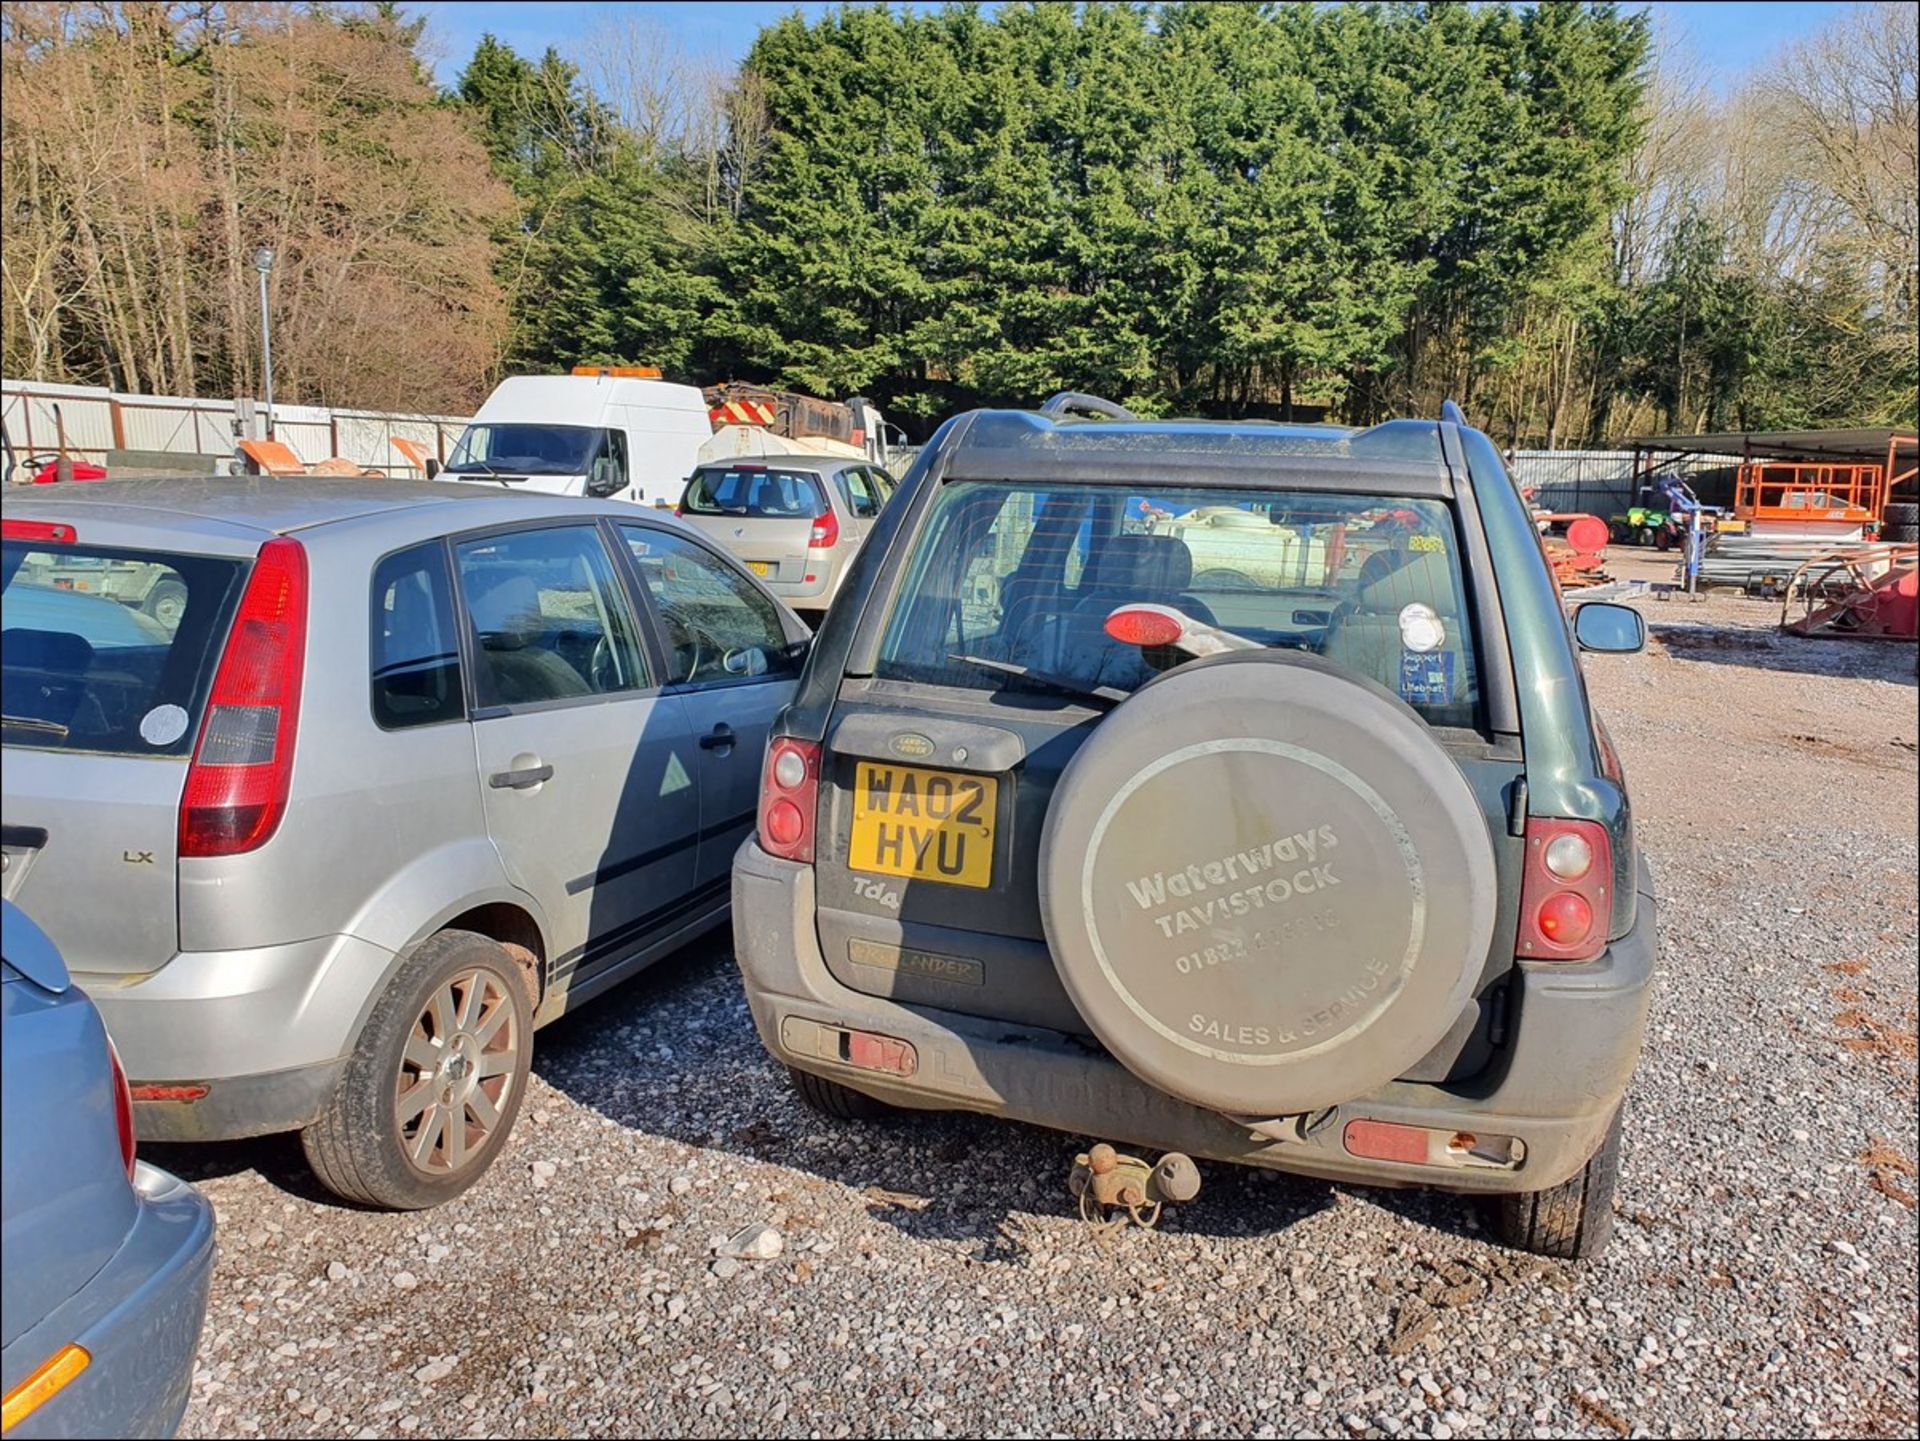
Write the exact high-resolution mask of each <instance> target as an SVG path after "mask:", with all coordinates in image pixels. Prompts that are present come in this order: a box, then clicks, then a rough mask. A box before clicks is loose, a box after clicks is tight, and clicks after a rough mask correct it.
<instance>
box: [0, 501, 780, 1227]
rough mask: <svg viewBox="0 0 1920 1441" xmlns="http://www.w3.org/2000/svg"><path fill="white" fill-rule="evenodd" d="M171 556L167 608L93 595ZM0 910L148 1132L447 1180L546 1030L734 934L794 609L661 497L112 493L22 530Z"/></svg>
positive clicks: (493, 1128)
mask: <svg viewBox="0 0 1920 1441" xmlns="http://www.w3.org/2000/svg"><path fill="white" fill-rule="evenodd" d="M129 561H131V562H137V563H140V564H144V565H152V566H157V567H160V568H162V569H163V570H164V571H165V572H166V575H165V577H164V578H165V579H166V580H168V581H177V582H178V584H179V585H180V586H181V587H182V588H183V589H184V591H185V601H184V603H183V605H182V606H181V607H180V608H179V611H178V615H177V623H176V624H174V625H171V626H169V625H167V624H166V623H165V621H164V620H162V619H159V618H156V617H153V616H149V615H145V614H142V613H140V612H138V611H136V610H134V609H132V608H131V607H129V606H128V605H127V604H125V603H123V602H121V601H119V600H117V599H115V598H113V597H112V596H111V595H106V594H101V593H98V592H97V591H88V590H83V589H80V588H79V583H80V580H81V579H82V578H83V577H85V576H87V575H89V574H91V573H95V572H97V571H99V570H100V569H102V568H104V567H109V566H114V565H117V564H120V563H122V562H129ZM0 576H3V578H4V584H5V589H4V594H3V595H0V613H3V615H4V630H5V634H4V666H3V670H4V706H3V707H0V709H4V714H5V721H4V735H3V736H0V740H3V741H4V748H5V761H6V764H5V772H4V785H3V787H0V800H3V808H4V829H5V834H4V842H5V852H6V862H5V872H4V884H5V894H6V897H7V899H9V900H13V901H16V902H19V903H22V904H25V905H28V906H30V907H31V908H32V909H33V911H34V912H35V915H36V917H37V918H38V919H39V920H40V922H41V924H42V925H43V926H44V927H45V928H46V930H47V932H48V933H49V934H50V935H51V936H52V937H53V939H54V940H55V941H56V942H57V943H58V945H59V946H60V948H61V950H62V952H63V953H64V954H65V956H66V958H67V962H68V964H69V965H70V966H71V967H72V969H73V971H74V973H75V979H76V981H78V982H79V983H80V984H82V985H84V986H85V987H86V989H87V991H88V993H89V994H90V995H92V997H93V998H94V1001H95V1003H96V1004H97V1005H98V1006H99V1008H100V1011H101V1013H102V1014H103V1016H104V1017H105V1018H106V1022H107V1025H108V1027H109V1029H110V1030H111V1031H112V1033H113V1035H114V1039H115V1040H116V1042H117V1043H118V1044H119V1046H120V1050H121V1055H122V1058H123V1059H124V1061H125V1063H126V1068H127V1073H128V1076H129V1079H130V1081H131V1084H132V1093H133V1100H134V1106H135V1110H136V1115H137V1120H138V1124H139V1129H140V1134H141V1135H142V1136H144V1137H147V1138H150V1139H156V1140H171V1141H179V1140H196V1139H217V1138H226V1137H236V1136H246V1135H255V1134H262V1133H266V1132H272V1131H286V1130H299V1131H300V1132H301V1134H302V1140H303V1143H304V1146H305V1150H306V1154H307V1157H308V1160H309V1162H310V1163H311V1165H312V1166H313V1168H314V1170H315V1172H316V1173H317V1174H318V1176H319V1177H320V1179H321V1181H323V1182H324V1183H325V1184H326V1185H327V1186H328V1187H329V1188H330V1189H332V1190H333V1191H335V1192H337V1193H338V1194H340V1195H342V1196H344V1197H347V1198H349V1199H352V1200H355V1201H359V1202H362V1203H364V1204H370V1205H379V1206H388V1207H396V1208H411V1207H421V1206H429V1205H434V1204H436V1203H438V1202H440V1201H443V1200H445V1199H447V1198H448V1197H451V1196H453V1195H456V1194H458V1193H459V1192H460V1191H462V1190H464V1189H465V1188H466V1187H467V1186H468V1185H470V1184H471V1183H472V1182H473V1180H474V1179H475V1178H476V1177H477V1176H478V1175H479V1174H480V1173H481V1172H482V1171H484V1170H485V1169H486V1167H487V1165H488V1164H489V1163H490V1162H491V1161H492V1159H493V1157H494V1156H495V1155H496V1154H497V1153H498V1151H499V1149H500V1147H501V1144H502V1142H503V1140H504V1139H505V1136H506V1134H507V1132H508V1129H509V1127H510V1126H511V1125H512V1123H513V1119H514V1116H515V1113H516V1112H517V1111H518V1109H519V1105H520V1099H521V1094H522V1091H523V1090H524V1088H525V1085H526V1080H527V1075H528V1067H529V1063H530V1057H531V1050H532V1033H533V1031H534V1030H535V1029H536V1028H537V1027H538V1026H540V1025H542V1024H544V1023H545V1022H548V1021H551V1020H553V1019H554V1018H555V1017H557V1016H559V1015H562V1014H563V1013H565V1012H566V1011H568V1010H570V1009H571V1008H573V1007H575V1006H577V1005H579V1004H580V1003H581V1002H583V1001H585V1000H587V999H589V998H590V997H592V996H594V995H596V994H598V993H599V992H601V991H603V990H605V989H606V988H607V987H609V986H611V985H613V984H614V983H616V982H617V981H619V980H621V979H623V978H624V977H627V976H629V975H631V974H633V973H634V972H635V971H636V970H638V969H639V968H641V967H642V966H644V965H646V964H647V963H648V962H649V961H651V960H653V959H655V958H656V957H658V956H660V955H663V954H665V953H666V952H668V951H669V950H671V949H673V948H674V947H676V946H678V945H680V944H682V943H683V942H685V941H687V940H689V939H691V938H693V937H694V936H696V935H698V934H699V933H701V932H702V931H704V930H707V929H708V928H710V927H713V926H715V925H717V924H719V923H720V922H722V921H723V920H724V919H725V917H726V914H727V905H728V874H729V870H730V867H731V862H732V859H733V852H734V850H735V849H736V848H737V847H738V845H739V843H740V841H741V839H742V837H744V836H745V835H746V834H747V833H748V832H749V831H750V830H751V829H752V827H753V822H754V807H755V801H756V796H757V790H758V779H759V767H760V757H761V752H762V750H763V749H764V745H765V740H766V734H767V730H768V725H769V723H770V722H771V720H772V719H773V717H774V715H775V714H776V713H777V712H778V711H779V710H780V709H781V708H782V707H783V706H785V705H786V703H787V701H788V699H789V698H790V696H791V694H792V690H793V677H794V675H795V673H796V671H797V668H798V664H799V660H800V657H801V656H802V654H803V653H804V650H805V645H806V639H807V632H806V628H805V626H804V625H803V624H802V623H801V622H800V621H799V620H798V619H797V618H796V617H795V616H794V615H793V614H792V613H791V612H789V611H788V610H787V609H786V608H785V607H784V606H782V605H781V604H780V603H779V602H778V601H777V600H776V599H775V598H774V597H773V596H772V595H770V594H769V593H768V592H767V590H766V589H765V588H764V587H763V586H762V585H761V584H760V583H759V582H758V581H757V580H755V579H753V578H752V577H751V576H750V575H748V574H747V573H746V572H745V571H744V570H743V569H742V568H741V567H740V566H739V565H737V564H735V563H734V562H733V561H732V560H731V559H729V558H728V557H726V556H725V555H723V554H722V553H720V552H719V551H717V550H715V549H714V548H712V547H711V546H709V545H708V544H707V543H706V542H705V541H704V540H703V539H702V538H700V537H698V536H696V535H694V534H692V533H691V532H690V531H689V530H688V529H687V528H686V527H685V526H683V525H681V524H680V523H679V522H677V521H675V520H674V519H672V518H671V517H670V516H667V515H665V514H664V513H661V512H657V511H647V510H640V509H637V508H636V507H634V506H631V505H621V504H618V503H614V502H597V501H586V500H570V499H565V498H557V497H553V496H538V495H525V494H518V493H508V492H500V491H493V490H477V489H470V488H468V487H464V486H443V485H409V484H403V483H397V482H386V481H363V480H350V479H332V480H320V479H313V480H307V481H295V482H288V481H260V480H212V479H209V480H204V481H202V480H165V481H153V482H125V483H119V482H111V481H102V482H94V483H91V484H88V485H86V486H60V487H57V488H46V489H42V490H40V491H38V492H36V493H35V494H33V495H32V496H31V497H23V498H20V499H17V500H16V499H14V498H12V497H9V498H8V499H7V501H6V505H5V517H4V568H3V570H0Z"/></svg>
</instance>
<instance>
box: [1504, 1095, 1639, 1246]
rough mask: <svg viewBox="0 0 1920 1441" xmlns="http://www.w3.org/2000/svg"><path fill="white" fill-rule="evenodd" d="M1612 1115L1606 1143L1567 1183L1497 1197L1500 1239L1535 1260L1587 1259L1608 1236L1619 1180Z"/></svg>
mask: <svg viewBox="0 0 1920 1441" xmlns="http://www.w3.org/2000/svg"><path fill="white" fill-rule="evenodd" d="M1624 1110H1625V1108H1624V1107H1622V1109H1621V1110H1619V1111H1615V1112H1614V1113H1613V1122H1612V1124H1610V1125H1609V1126H1608V1127H1607V1135H1606V1139H1605V1140H1603V1141H1601V1143H1600V1149H1599V1150H1597V1151H1595V1152H1594V1153H1593V1155H1591V1156H1590V1157H1588V1158H1587V1164H1586V1165H1584V1166H1582V1167H1581V1168H1580V1169H1579V1170H1578V1171H1576V1172H1575V1173H1574V1174H1573V1175H1572V1176H1571V1177H1569V1178H1568V1179H1567V1180H1565V1181H1562V1182H1561V1183H1560V1184H1559V1185H1557V1186H1554V1187H1552V1188H1550V1189H1548V1190H1545V1191H1526V1192H1522V1193H1521V1194H1520V1195H1517V1196H1502V1197H1500V1198H1499V1202H1498V1204H1499V1216H1498V1230H1499V1234H1500V1239H1501V1240H1502V1241H1504V1242H1506V1244H1507V1245H1509V1246H1513V1247H1516V1248H1517V1249H1519V1250H1522V1251H1532V1252H1533V1253H1534V1254H1535V1255H1537V1256H1553V1257H1556V1258H1558V1259H1560V1260H1563V1261H1590V1260H1592V1259H1593V1258H1594V1257H1596V1256H1598V1255H1599V1254H1600V1253H1601V1252H1602V1251H1604V1250H1606V1248H1607V1240H1608V1238H1609V1237H1611V1236H1612V1235H1613V1188H1614V1183H1615V1182H1616V1181H1618V1180H1619V1179H1620V1132H1621V1117H1622V1114H1623V1113H1624Z"/></svg>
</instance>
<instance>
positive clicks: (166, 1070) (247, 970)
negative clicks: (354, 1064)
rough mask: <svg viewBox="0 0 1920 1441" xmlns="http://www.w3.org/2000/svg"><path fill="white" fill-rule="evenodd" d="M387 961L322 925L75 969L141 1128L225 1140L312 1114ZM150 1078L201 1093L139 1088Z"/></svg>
mask: <svg viewBox="0 0 1920 1441" xmlns="http://www.w3.org/2000/svg"><path fill="white" fill-rule="evenodd" d="M394 963H395V957H394V955H393V953H392V952H390V951H387V950H384V949H382V948H381V947H379V946H375V945H371V944H369V943H368V942H366V941H362V940H358V939H356V938H354V937H352V936H321V937H318V938H316V939H314V940H310V941H299V942H295V943H294V944H292V945H286V946H265V947H261V948H259V949H255V950H245V951H198V952H194V951H188V952H183V953H181V954H180V955H177V956H175V957H174V958H173V959H172V960H171V961H169V962H167V964H166V965H164V966H162V967H161V968H160V969H159V970H157V971H153V972H150V973H148V974H147V975H144V976H136V977H131V978H129V977H121V976H109V975H76V976H75V977H74V979H75V981H77V982H78V983H79V984H80V985H82V986H84V987H85V988H86V991H87V994H88V995H90V996H91V997H92V998H93V1001H94V1004H95V1005H96V1006H98V1007H99V1008H100V1014H101V1017H102V1019H104V1020H105V1022H106V1025H107V1032H108V1034H109V1035H111V1036H112V1037H113V1041H114V1044H115V1046H117V1047H118V1048H119V1051H120V1059H121V1063H122V1064H123V1065H124V1066H125V1067H126V1070H127V1077H128V1081H129V1083H130V1084H131V1085H132V1086H133V1087H134V1090H135V1102H134V1119H135V1123H136V1125H137V1127H138V1130H139V1133H140V1136H141V1138H142V1139H144V1140H153V1141H201V1140H223V1139H232V1138H235V1137H239V1136H258V1135H265V1134H267V1133H269V1132H273V1131H288V1130H297V1129H299V1128H300V1127H302V1126H304V1125H306V1124H307V1123H308V1122H310V1121H311V1120H312V1119H313V1118H314V1117H315V1116H316V1115H318V1114H319V1111H320V1108H321V1107H322V1106H323V1105H324V1104H325V1102H326V1099H327V1097H328V1095H329V1094H331V1092H332V1089H333V1083H334V1081H335V1080H337V1079H338V1076H339V1073H340V1070H341V1068H342V1067H343V1066H344V1065H345V1064H346V1059H347V1057H348V1055H349V1054H350V1053H351V1052H352V1049H353V1044H354V1040H355V1038H356V1037H357V1035H358V1034H359V1028H360V1021H361V1017H362V1016H364V1015H365V1014H366V1011H367V1008H368V1007H369V1006H370V1005H371V1003H372V1000H373V997H374V996H375V995H376V994H377V993H378V992H379V989H380V987H381V986H382V985H383V984H384V982H385V978H386V976H387V974H388V973H389V971H390V969H391V968H392V966H393V965H394ZM151 1086H164V1087H200V1086H204V1087H206V1088H207V1094H206V1095H204V1096H201V1097H198V1098H196V1099H192V1100H186V1099H170V1100H158V1101H156V1100H146V1099H141V1098H140V1096H139V1092H140V1090H141V1088H143V1087H151Z"/></svg>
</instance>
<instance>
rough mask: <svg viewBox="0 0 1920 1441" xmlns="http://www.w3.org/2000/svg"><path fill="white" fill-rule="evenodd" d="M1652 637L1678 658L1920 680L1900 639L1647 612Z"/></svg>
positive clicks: (1909, 681) (1798, 671)
mask: <svg viewBox="0 0 1920 1441" xmlns="http://www.w3.org/2000/svg"><path fill="white" fill-rule="evenodd" d="M1647 629H1648V632H1649V634H1650V635H1651V636H1652V638H1653V640H1654V641H1656V642H1657V643H1659V644H1660V645H1662V646H1665V647H1666V649H1667V651H1668V653H1669V654H1670V655H1672V656H1673V657H1674V658H1675V659H1678V660H1689V661H1705V662H1706V663H1707V664H1709V665H1733V666H1745V667H1748V668H1750V669H1754V670H1777V671H1786V672H1788V673H1789V674H1793V675H1819V676H1849V677H1856V678H1859V679H1863V680H1884V681H1889V682H1891V683H1893V684H1895V685H1915V684H1920V679H1917V678H1916V672H1915V669H1914V652H1913V648H1912V646H1911V645H1907V644H1903V643H1901V642H1897V641H1873V640H1820V639H1814V638H1811V637H1808V636H1798V635H1782V634H1780V633H1778V632H1776V631H1770V630H1757V629H1749V628H1747V627H1744V626H1715V625H1690V624H1686V623H1668V622H1662V621H1660V620H1658V619H1657V618H1654V617H1652V616H1649V618H1648V621H1647Z"/></svg>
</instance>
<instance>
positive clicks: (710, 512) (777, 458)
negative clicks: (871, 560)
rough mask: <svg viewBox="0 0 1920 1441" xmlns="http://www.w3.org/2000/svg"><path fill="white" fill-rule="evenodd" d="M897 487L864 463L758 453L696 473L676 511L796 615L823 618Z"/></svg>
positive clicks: (715, 464) (720, 462)
mask: <svg viewBox="0 0 1920 1441" xmlns="http://www.w3.org/2000/svg"><path fill="white" fill-rule="evenodd" d="M895 484H896V483H895V481H894V478H893V477H892V476H891V475H888V474H887V472H886V471H884V470H882V469H881V468H880V467H879V466H877V465H873V464H871V463H869V462H867V461H864V460H851V459H849V460H837V459H834V458H833V457H831V456H820V455H758V456H754V457H753V458H751V459H748V460H730V461H715V462H713V463H712V464H709V465H703V466H701V467H700V468H699V469H697V470H695V471H694V473H693V475H692V477H691V478H690V479H689V480H688V481H687V488H686V491H685V493H684V494H683V495H682V496H681V497H680V504H679V507H678V508H677V510H676V512H675V513H676V514H678V515H679V516H681V517H682V518H683V519H685V520H686V522H687V523H688V524H689V525H691V526H692V527H693V528H694V529H696V530H698V531H699V532H701V534H703V535H705V536H706V537H707V538H708V539H709V540H712V541H713V542H714V543H715V544H717V545H721V546H724V547H725V548H726V549H727V550H729V551H731V552H732V553H733V555H734V556H735V557H736V558H737V559H738V560H739V561H740V562H741V564H743V565H745V566H746V567H747V569H748V570H750V571H752V572H753V573H754V574H755V575H757V576H759V577H760V578H761V579H762V580H764V581H765V582H766V583H767V589H769V590H771V591H772V592H773V593H774V594H775V595H777V596H779V597H780V599H782V600H784V601H785V602H786V603H787V604H788V605H790V606H792V607H793V608H794V609H795V610H798V611H807V612H824V611H825V610H826V608H827V607H828V606H829V605H830V604H832V603H833V598H834V596H835V595H836V594H837V593H838V592H839V590H840V582H841V580H842V578H843V577H844V576H845V575H846V573H847V571H848V569H849V568H850V567H851V566H852V565H853V558H854V556H856V555H858V554H859V553H860V547H861V545H862V544H864V543H865V541H866V538H867V532H868V531H869V530H871V529H872V528H873V524H874V521H875V520H876V519H878V518H879V515H880V510H881V507H883V506H884V505H886V503H887V501H888V499H889V498H890V497H891V496H892V495H893V492H894V489H895ZM814 618H815V619H816V620H817V619H818V616H817V615H816V616H815V617H814Z"/></svg>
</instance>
